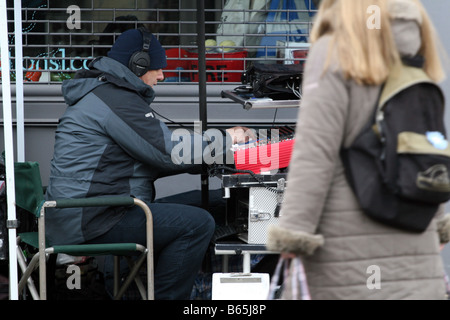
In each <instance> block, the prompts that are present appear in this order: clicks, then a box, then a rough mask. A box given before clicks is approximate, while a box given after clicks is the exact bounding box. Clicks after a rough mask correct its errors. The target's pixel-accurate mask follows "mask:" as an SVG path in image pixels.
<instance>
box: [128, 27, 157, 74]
mask: <svg viewBox="0 0 450 320" xmlns="http://www.w3.org/2000/svg"><path fill="white" fill-rule="evenodd" d="M138 30H139V31H140V32H141V33H142V37H143V42H144V43H143V46H142V50H141V51H137V52H135V53H133V55H132V56H131V58H130V61H129V62H128V68H129V69H130V70H131V71H133V73H134V74H135V75H137V76H138V77H142V76H143V75H144V74H146V73H147V71H148V70H150V55H149V54H148V49H149V48H150V43H151V41H152V34H151V33H150V32H148V31H147V30H146V29H145V28H144V27H140V28H139V29H138Z"/></svg>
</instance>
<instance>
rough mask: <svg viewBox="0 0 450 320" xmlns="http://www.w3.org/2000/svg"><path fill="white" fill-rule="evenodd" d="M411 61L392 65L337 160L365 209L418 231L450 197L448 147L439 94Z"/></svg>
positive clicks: (378, 217) (381, 219) (380, 218)
mask: <svg viewBox="0 0 450 320" xmlns="http://www.w3.org/2000/svg"><path fill="white" fill-rule="evenodd" d="M416 61H417V60H416ZM412 62H413V61H409V62H408V64H406V63H405V61H404V63H403V64H401V65H399V66H397V67H395V68H394V69H393V71H392V72H391V74H390V76H389V77H388V79H387V81H386V82H385V84H384V86H383V89H382V91H381V95H380V97H379V99H378V102H377V106H376V107H375V111H374V115H373V117H372V118H371V119H370V121H369V122H368V123H367V124H366V126H365V127H364V128H363V130H362V131H361V133H360V134H359V135H358V137H357V138H356V140H355V141H354V142H353V144H352V145H351V146H350V147H349V148H347V149H344V148H343V149H342V150H341V159H342V161H343V164H344V167H345V171H346V176H347V179H348V181H349V184H350V185H351V187H352V189H353V191H354V193H355V195H356V197H357V198H358V201H359V203H360V205H361V207H362V210H363V211H364V213H366V214H367V215H368V216H369V217H371V218H373V219H375V220H377V221H379V222H382V223H384V224H387V225H389V226H392V227H396V228H400V229H404V230H409V231H415V232H422V231H424V230H425V229H426V228H427V227H428V225H429V223H430V221H431V220H432V219H433V217H434V216H435V214H436V211H437V209H438V207H439V205H440V204H441V203H444V202H446V201H447V200H449V199H450V178H449V172H450V146H449V144H448V142H447V138H446V130H445V125H444V95H443V92H442V91H441V89H440V88H439V86H438V85H437V84H436V83H434V82H433V81H432V80H431V79H430V78H429V77H428V76H427V75H426V73H425V72H424V71H423V69H422V68H421V64H420V63H419V64H418V65H414V63H412Z"/></svg>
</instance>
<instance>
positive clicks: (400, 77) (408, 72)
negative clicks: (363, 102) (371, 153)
mask: <svg viewBox="0 0 450 320" xmlns="http://www.w3.org/2000/svg"><path fill="white" fill-rule="evenodd" d="M414 61H416V63H417V60H406V61H405V60H404V61H403V62H402V63H398V64H396V65H394V67H393V68H392V70H391V72H390V73H389V76H388V78H387V80H386V82H385V83H384V85H383V89H382V91H381V94H380V97H379V99H378V104H377V107H376V115H375V126H374V130H375V131H376V132H378V134H380V135H381V134H382V132H381V125H380V123H381V122H382V121H383V119H384V112H383V108H384V106H385V104H386V102H387V101H389V100H390V99H391V98H392V97H394V96H395V95H396V94H397V93H399V92H401V91H402V90H404V89H406V88H408V87H411V86H413V85H415V84H419V83H429V84H432V85H435V86H436V87H437V88H438V89H439V92H440V93H441V97H442V100H443V101H444V93H443V92H442V89H441V88H440V87H439V86H438V85H437V84H436V83H435V82H434V81H433V80H431V79H430V77H429V76H428V75H427V74H426V72H425V71H424V70H423V68H422V67H421V66H420V65H417V64H415V63H414Z"/></svg>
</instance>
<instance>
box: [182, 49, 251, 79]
mask: <svg viewBox="0 0 450 320" xmlns="http://www.w3.org/2000/svg"><path fill="white" fill-rule="evenodd" d="M247 54H248V52H247V51H237V52H223V53H207V54H206V81H207V82H241V76H242V71H243V70H245V68H244V58H246V57H247ZM189 57H190V58H192V60H190V61H189V63H190V70H194V71H195V70H198V53H196V52H189ZM190 76H191V81H193V82H198V72H191V74H190Z"/></svg>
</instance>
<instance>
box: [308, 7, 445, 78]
mask: <svg viewBox="0 0 450 320" xmlns="http://www.w3.org/2000/svg"><path fill="white" fill-rule="evenodd" d="M388 1H391V0H322V3H321V5H320V8H319V12H318V13H317V16H316V20H315V22H314V25H313V28H312V30H311V34H310V41H311V43H314V42H315V41H317V40H318V39H319V38H320V37H321V36H323V35H325V34H330V35H331V36H332V42H331V46H330V52H329V57H328V61H327V64H326V68H328V67H329V64H330V61H331V59H332V55H333V54H337V58H338V59H339V60H338V61H339V63H340V66H341V68H342V70H343V72H344V75H345V77H346V78H351V79H354V80H355V81H356V82H357V83H360V84H367V85H379V84H381V83H383V82H384V81H385V80H386V78H387V76H388V74H389V71H390V70H391V68H392V66H393V65H394V64H396V63H398V62H399V61H400V56H399V53H398V50H397V47H396V45H395V42H394V36H393V34H392V30H391V23H390V15H389V12H388ZM410 1H413V2H414V3H415V4H417V6H418V8H419V10H420V12H421V16H422V24H421V37H422V46H421V48H420V50H419V54H421V55H422V56H423V57H424V58H425V66H424V70H425V72H426V73H427V74H428V75H429V77H430V78H431V79H433V80H434V81H441V80H442V79H443V78H444V76H445V75H444V72H443V69H442V64H441V60H440V57H439V54H438V49H437V42H438V40H437V35H436V33H435V30H434V27H433V25H432V22H431V20H430V19H429V17H428V14H427V13H426V11H425V8H424V7H423V6H422V4H421V3H420V0H410ZM372 5H375V6H377V8H379V10H380V15H379V18H380V21H379V22H380V26H379V27H378V28H369V27H368V26H367V20H368V18H369V14H367V9H368V8H369V6H372Z"/></svg>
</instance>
